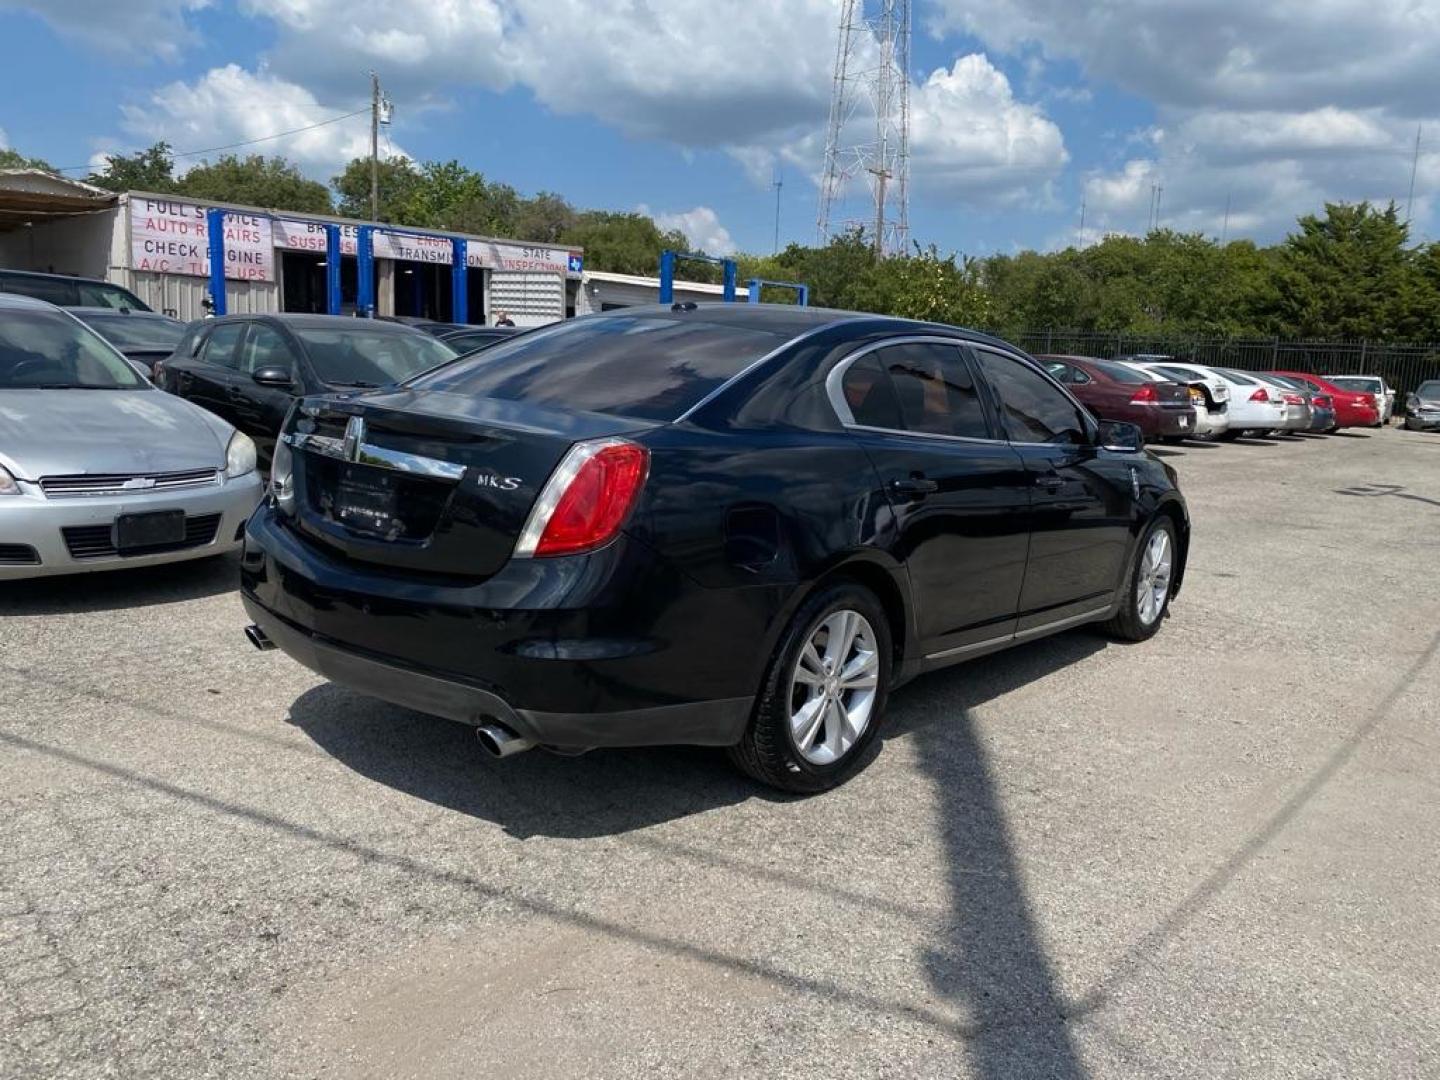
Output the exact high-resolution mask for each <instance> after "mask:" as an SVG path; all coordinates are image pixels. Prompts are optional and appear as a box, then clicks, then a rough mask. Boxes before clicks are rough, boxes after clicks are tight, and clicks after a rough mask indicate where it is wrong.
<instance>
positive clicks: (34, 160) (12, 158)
mask: <svg viewBox="0 0 1440 1080" xmlns="http://www.w3.org/2000/svg"><path fill="white" fill-rule="evenodd" d="M0 169H43V170H44V171H45V172H54V171H55V168H54V166H52V165H51V164H50V163H49V162H48V161H46V160H44V159H43V158H38V157H26V156H25V155H24V154H22V153H20V152H19V151H18V150H12V149H10V147H8V146H0Z"/></svg>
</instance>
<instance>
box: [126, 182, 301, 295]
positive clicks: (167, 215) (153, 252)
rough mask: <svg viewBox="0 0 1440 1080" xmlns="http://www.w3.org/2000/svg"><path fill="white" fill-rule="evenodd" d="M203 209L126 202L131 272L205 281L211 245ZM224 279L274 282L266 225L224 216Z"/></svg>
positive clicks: (245, 217)
mask: <svg viewBox="0 0 1440 1080" xmlns="http://www.w3.org/2000/svg"><path fill="white" fill-rule="evenodd" d="M205 210H206V208H205V207H204V206H200V205H198V204H196V203H185V202H177V201H175V200H173V199H147V198H133V199H131V200H130V265H131V267H132V268H133V269H135V270H148V271H151V272H154V273H161V274H187V275H190V276H194V277H205V276H208V275H209V273H210V241H209V237H208V231H207V229H206V219H205ZM224 222H225V276H226V277H227V278H231V279H233V280H237V281H274V280H275V244H274V237H273V232H272V229H271V221H270V219H269V218H267V217H257V216H255V215H253V214H241V213H230V212H228V211H227V212H226V214H225V217H224Z"/></svg>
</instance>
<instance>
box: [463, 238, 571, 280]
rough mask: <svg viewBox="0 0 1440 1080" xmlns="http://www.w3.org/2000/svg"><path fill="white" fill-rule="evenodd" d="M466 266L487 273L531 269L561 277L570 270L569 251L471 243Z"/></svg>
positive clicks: (466, 253)
mask: <svg viewBox="0 0 1440 1080" xmlns="http://www.w3.org/2000/svg"><path fill="white" fill-rule="evenodd" d="M465 262H466V265H468V266H473V267H484V268H486V269H488V270H533V271H536V272H538V273H549V274H564V273H567V272H568V271H569V269H570V252H569V250H568V249H566V248H550V247H522V246H520V245H519V244H496V243H494V242H492V241H488V240H471V241H470V242H469V244H468V246H467V250H466V252H465Z"/></svg>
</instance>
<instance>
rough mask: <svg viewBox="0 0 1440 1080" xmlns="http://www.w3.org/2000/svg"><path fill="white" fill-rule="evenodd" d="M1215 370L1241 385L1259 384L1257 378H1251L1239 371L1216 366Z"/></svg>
mask: <svg viewBox="0 0 1440 1080" xmlns="http://www.w3.org/2000/svg"><path fill="white" fill-rule="evenodd" d="M1216 370H1217V371H1219V372H1220V374H1221V375H1223V376H1224V377H1225V378H1226V379H1228V380H1229V381H1230V382H1233V383H1239V384H1240V385H1241V386H1259V385H1260V383H1259V381H1258V380H1256V379H1252V378H1251V377H1250V376H1249V375H1241V374H1240V372H1238V371H1232V370H1231V369H1230V368H1217V369H1216Z"/></svg>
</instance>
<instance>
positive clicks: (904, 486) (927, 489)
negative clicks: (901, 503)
mask: <svg viewBox="0 0 1440 1080" xmlns="http://www.w3.org/2000/svg"><path fill="white" fill-rule="evenodd" d="M939 490H940V485H939V484H937V483H936V482H935V481H934V480H929V479H926V478H925V477H923V476H912V477H910V478H909V479H907V480H891V481H890V492H891V494H894V495H930V494H933V493H934V492H937V491H939Z"/></svg>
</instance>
